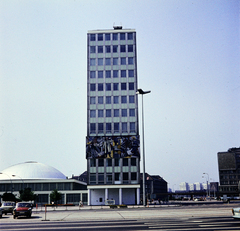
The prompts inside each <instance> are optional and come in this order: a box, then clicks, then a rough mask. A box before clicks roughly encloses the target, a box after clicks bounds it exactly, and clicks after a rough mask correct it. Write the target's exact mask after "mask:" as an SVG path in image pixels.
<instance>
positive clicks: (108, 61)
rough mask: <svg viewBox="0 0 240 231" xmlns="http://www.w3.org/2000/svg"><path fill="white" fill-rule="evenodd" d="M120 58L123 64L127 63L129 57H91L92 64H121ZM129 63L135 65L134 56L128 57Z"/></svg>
mask: <svg viewBox="0 0 240 231" xmlns="http://www.w3.org/2000/svg"><path fill="white" fill-rule="evenodd" d="M119 60H120V64H121V65H126V64H127V59H126V58H125V57H124V58H121V59H119V58H118V57H116V58H98V59H95V58H90V66H96V65H98V66H103V65H106V66H110V65H119ZM128 64H129V65H133V57H129V58H128Z"/></svg>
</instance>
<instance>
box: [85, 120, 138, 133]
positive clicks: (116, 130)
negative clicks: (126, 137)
mask: <svg viewBox="0 0 240 231" xmlns="http://www.w3.org/2000/svg"><path fill="white" fill-rule="evenodd" d="M112 125H113V126H112ZM129 125H130V132H135V131H136V130H135V128H136V126H135V122H130V123H129ZM96 126H97V128H98V133H113V132H114V133H119V132H122V133H125V132H126V133H127V132H128V128H127V127H128V123H127V122H124V123H113V124H112V123H97V124H95V123H90V133H91V134H93V133H96ZM120 126H121V127H120ZM112 128H113V131H112ZM104 129H105V130H104ZM120 129H121V130H120Z"/></svg>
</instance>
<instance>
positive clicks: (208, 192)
mask: <svg viewBox="0 0 240 231" xmlns="http://www.w3.org/2000/svg"><path fill="white" fill-rule="evenodd" d="M203 174H206V175H208V173H206V172H204V173H203ZM208 183H209V175H208V180H207V194H208V196H209V197H210V191H209V187H208Z"/></svg>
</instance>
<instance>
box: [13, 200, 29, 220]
mask: <svg viewBox="0 0 240 231" xmlns="http://www.w3.org/2000/svg"><path fill="white" fill-rule="evenodd" d="M19 216H25V217H29V218H30V217H31V216H32V204H31V203H29V202H18V203H17V204H16V207H15V208H14V210H13V218H14V219H15V218H17V217H19Z"/></svg>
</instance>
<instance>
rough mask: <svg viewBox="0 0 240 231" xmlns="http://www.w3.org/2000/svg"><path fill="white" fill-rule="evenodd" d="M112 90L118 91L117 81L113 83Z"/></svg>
mask: <svg viewBox="0 0 240 231" xmlns="http://www.w3.org/2000/svg"><path fill="white" fill-rule="evenodd" d="M113 90H114V91H118V83H114V84H113Z"/></svg>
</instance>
